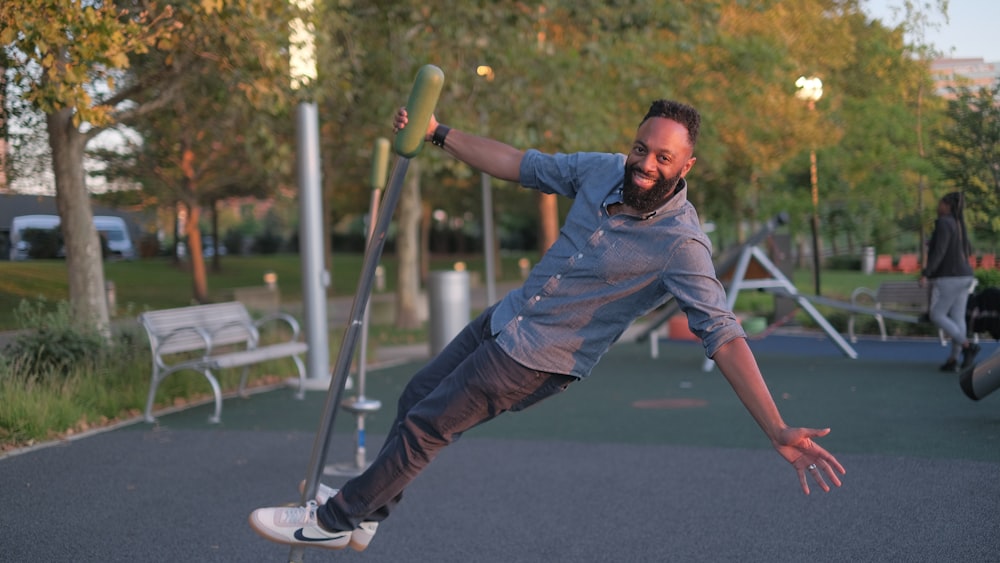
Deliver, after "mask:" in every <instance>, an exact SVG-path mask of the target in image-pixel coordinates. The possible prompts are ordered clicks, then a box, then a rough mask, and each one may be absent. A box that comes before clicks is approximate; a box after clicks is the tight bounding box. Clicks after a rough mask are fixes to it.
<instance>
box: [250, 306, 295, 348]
mask: <svg viewBox="0 0 1000 563" xmlns="http://www.w3.org/2000/svg"><path fill="white" fill-rule="evenodd" d="M282 322H283V323H285V324H287V325H288V328H290V329H291V331H292V337H291V338H289V339H288V340H289V342H292V341H296V340H298V339H299V332H300V331H301V329H300V328H299V321H297V320H296V319H295V317H293V316H292V315H289V314H288V313H271V314H269V315H265V316H263V317H261V318H259V319H257V320H256V321H254V323H253V325H254V327H255V328H257V329H259V328H261V327H262V326H264V325H266V324H268V323H282Z"/></svg>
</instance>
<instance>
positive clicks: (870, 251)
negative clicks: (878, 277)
mask: <svg viewBox="0 0 1000 563" xmlns="http://www.w3.org/2000/svg"><path fill="white" fill-rule="evenodd" d="M861 271H862V272H864V273H865V275H869V276H870V275H872V274H873V273H874V272H875V247H874V246H866V247H864V249H862V251H861Z"/></svg>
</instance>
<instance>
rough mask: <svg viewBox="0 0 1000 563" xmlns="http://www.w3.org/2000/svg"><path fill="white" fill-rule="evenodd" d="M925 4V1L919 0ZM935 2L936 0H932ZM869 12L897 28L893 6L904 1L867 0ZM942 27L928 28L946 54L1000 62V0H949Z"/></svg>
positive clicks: (930, 41)
mask: <svg viewBox="0 0 1000 563" xmlns="http://www.w3.org/2000/svg"><path fill="white" fill-rule="evenodd" d="M918 3H923V2H918ZM932 3H933V2H932ZM865 5H866V6H867V12H868V14H869V15H871V17H873V18H877V19H880V20H882V22H883V23H885V24H886V26H888V27H895V26H896V24H898V23H899V18H894V17H893V16H892V7H893V6H897V7H898V6H900V5H902V1H901V0H867V2H865ZM936 19H939V21H938V23H939V24H940V27H939V28H938V29H936V30H928V31H927V39H928V42H929V43H931V44H933V45H934V47H935V48H936V49H937V50H938V51H941V52H942V54H943V55H944V56H945V57H951V58H982V59H986V61H987V62H1000V38H998V37H997V35H998V34H1000V1H997V0H950V1H949V2H948V23H947V24H945V23H944V18H943V17H942V16H936Z"/></svg>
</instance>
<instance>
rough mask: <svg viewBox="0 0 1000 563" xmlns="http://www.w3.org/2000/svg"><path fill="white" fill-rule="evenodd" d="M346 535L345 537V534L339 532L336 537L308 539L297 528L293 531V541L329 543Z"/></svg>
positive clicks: (300, 529)
mask: <svg viewBox="0 0 1000 563" xmlns="http://www.w3.org/2000/svg"><path fill="white" fill-rule="evenodd" d="M346 535H347V532H341V533H340V534H339V535H336V536H325V537H322V538H310V537H308V536H306V535H305V534H303V533H302V528H299V529H298V530H295V539H297V540H299V541H312V542H322V541H330V540H339V539H340V538H343V537H344V536H346Z"/></svg>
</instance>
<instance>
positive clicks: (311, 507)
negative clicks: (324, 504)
mask: <svg viewBox="0 0 1000 563" xmlns="http://www.w3.org/2000/svg"><path fill="white" fill-rule="evenodd" d="M315 519H316V501H314V500H311V501H309V502H307V503H306V505H305V506H300V507H298V508H289V509H288V510H285V511H284V512H283V513H282V514H281V521H282V523H288V524H307V523H309V522H312V521H313V520H315Z"/></svg>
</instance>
